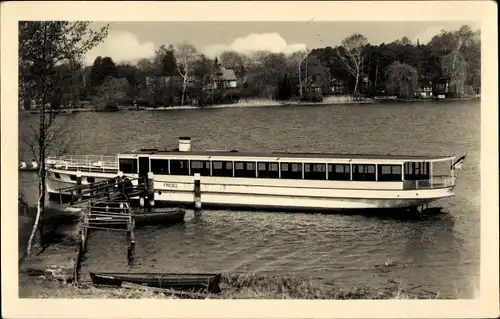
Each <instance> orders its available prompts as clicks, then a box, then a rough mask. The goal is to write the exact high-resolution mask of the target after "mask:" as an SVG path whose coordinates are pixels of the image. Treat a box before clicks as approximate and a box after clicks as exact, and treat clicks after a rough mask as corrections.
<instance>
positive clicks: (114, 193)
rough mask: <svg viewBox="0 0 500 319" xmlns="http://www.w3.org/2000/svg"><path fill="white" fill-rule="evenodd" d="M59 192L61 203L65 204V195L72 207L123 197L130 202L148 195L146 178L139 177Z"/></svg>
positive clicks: (65, 188)
mask: <svg viewBox="0 0 500 319" xmlns="http://www.w3.org/2000/svg"><path fill="white" fill-rule="evenodd" d="M134 181H137V185H134V183H133V182H134ZM57 191H58V192H59V201H60V203H62V202H63V193H64V194H69V195H70V196H71V197H70V202H69V204H70V205H73V204H75V203H84V202H86V201H90V200H93V199H94V200H95V199H100V198H107V199H108V200H114V199H116V198H122V197H123V198H124V199H125V200H128V199H129V198H131V197H135V196H140V195H144V194H145V193H147V179H146V178H145V177H139V178H133V179H129V180H126V181H125V180H122V181H119V180H118V179H117V178H111V179H109V180H106V181H101V182H97V183H92V184H85V185H76V186H70V187H64V188H59V189H57Z"/></svg>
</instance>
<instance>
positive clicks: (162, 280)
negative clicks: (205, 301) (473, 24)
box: [90, 272, 221, 293]
mask: <svg viewBox="0 0 500 319" xmlns="http://www.w3.org/2000/svg"><path fill="white" fill-rule="evenodd" d="M90 278H91V279H92V283H93V284H94V285H107V286H121V285H122V283H124V282H128V283H133V284H139V285H143V286H148V287H155V288H167V289H174V290H179V291H186V290H194V291H206V292H211V293H220V292H221V289H220V287H219V283H220V279H221V275H220V274H211V273H192V274H189V273H112V272H91V273H90Z"/></svg>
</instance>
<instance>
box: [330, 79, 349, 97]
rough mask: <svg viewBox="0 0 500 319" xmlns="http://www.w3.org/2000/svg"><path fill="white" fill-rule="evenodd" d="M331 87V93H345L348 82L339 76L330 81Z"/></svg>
mask: <svg viewBox="0 0 500 319" xmlns="http://www.w3.org/2000/svg"><path fill="white" fill-rule="evenodd" d="M330 88H331V92H329V93H331V94H345V93H346V88H347V83H345V82H344V81H341V80H339V79H337V78H333V79H332V80H331V81H330Z"/></svg>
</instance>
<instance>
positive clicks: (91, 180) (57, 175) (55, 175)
mask: <svg viewBox="0 0 500 319" xmlns="http://www.w3.org/2000/svg"><path fill="white" fill-rule="evenodd" d="M53 174H54V177H55V178H57V179H61V175H59V173H53ZM48 176H50V173H48ZM69 179H70V180H72V181H75V182H76V175H69ZM86 179H87V182H88V183H95V178H94V177H92V176H87V177H86Z"/></svg>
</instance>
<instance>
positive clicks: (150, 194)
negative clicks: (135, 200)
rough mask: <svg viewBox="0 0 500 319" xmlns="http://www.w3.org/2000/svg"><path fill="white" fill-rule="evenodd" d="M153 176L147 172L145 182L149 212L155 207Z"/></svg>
mask: <svg viewBox="0 0 500 319" xmlns="http://www.w3.org/2000/svg"><path fill="white" fill-rule="evenodd" d="M154 178H155V176H154V174H153V172H148V180H147V193H148V195H147V197H148V207H149V211H151V210H152V209H153V207H154V205H155V185H154Z"/></svg>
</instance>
